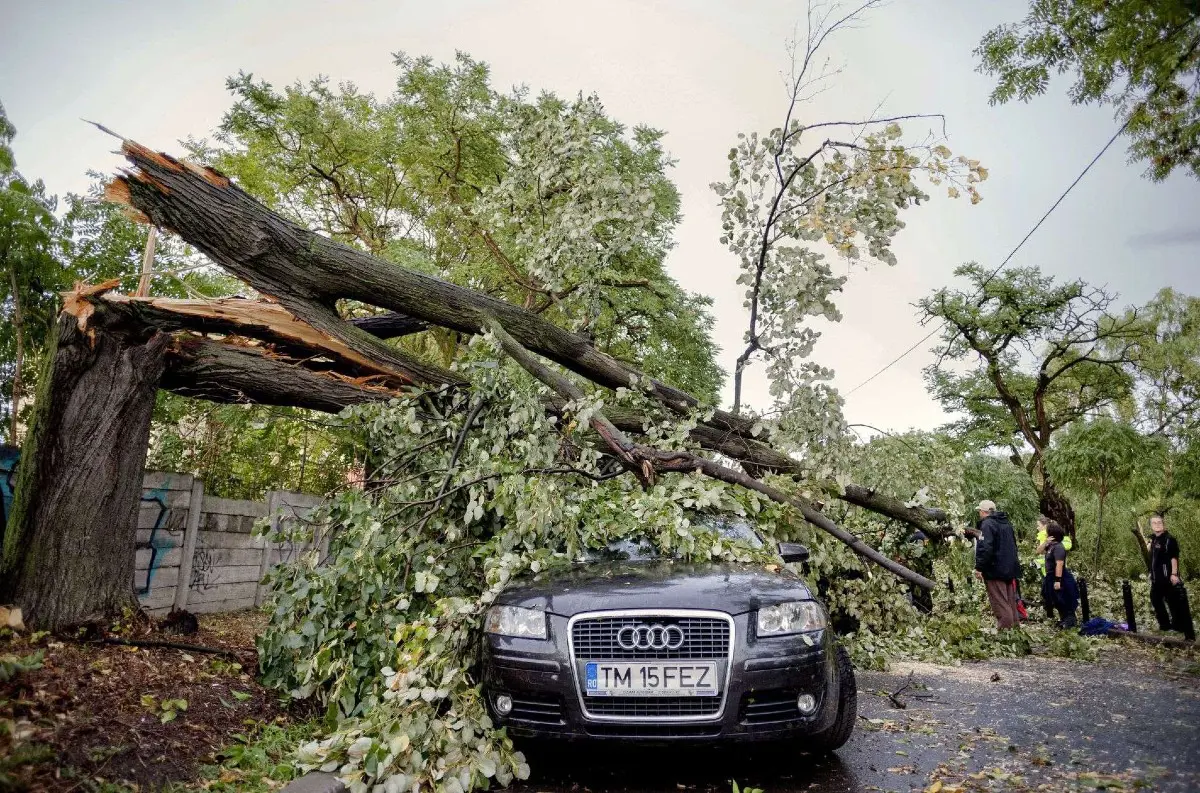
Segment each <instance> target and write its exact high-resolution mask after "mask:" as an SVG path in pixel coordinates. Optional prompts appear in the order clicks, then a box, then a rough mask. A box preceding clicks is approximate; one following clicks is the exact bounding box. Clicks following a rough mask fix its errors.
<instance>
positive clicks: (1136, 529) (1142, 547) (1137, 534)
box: [1129, 520, 1150, 573]
mask: <svg viewBox="0 0 1200 793" xmlns="http://www.w3.org/2000/svg"><path fill="white" fill-rule="evenodd" d="M1129 531H1130V533H1131V534H1133V539H1134V540H1135V541H1136V542H1137V547H1138V551H1140V552H1141V554H1142V561H1143V562H1145V563H1146V572H1147V573H1149V572H1150V545H1149V544H1148V543H1147V542H1146V535H1144V534H1142V526H1141V524H1140V523H1138V522H1137V521H1136V520H1134V522H1133V525H1132V526H1130V527H1129Z"/></svg>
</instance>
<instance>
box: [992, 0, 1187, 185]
mask: <svg viewBox="0 0 1200 793" xmlns="http://www.w3.org/2000/svg"><path fill="white" fill-rule="evenodd" d="M975 54H976V55H977V56H978V57H979V61H980V63H979V71H981V72H983V73H985V74H989V75H991V76H993V77H995V78H996V80H997V82H996V87H995V88H994V89H993V90H992V95H991V101H992V103H993V104H997V103H999V104H1003V103H1005V102H1008V101H1010V100H1011V99H1014V98H1015V99H1020V100H1022V101H1029V100H1030V99H1032V98H1033V97H1035V96H1038V95H1040V94H1043V93H1045V92H1046V89H1047V88H1048V87H1049V85H1050V81H1051V78H1052V77H1054V76H1055V75H1060V74H1064V73H1066V72H1071V73H1072V74H1073V75H1074V78H1075V82H1074V83H1073V84H1072V85H1071V88H1070V92H1069V93H1070V97H1071V101H1073V102H1075V103H1076V104H1104V105H1113V106H1114V107H1115V108H1116V112H1117V117H1118V119H1119V120H1120V121H1121V123H1122V128H1123V130H1124V131H1125V133H1126V134H1127V135H1128V136H1129V137H1130V138H1131V140H1132V142H1131V144H1130V148H1129V153H1130V157H1131V159H1133V160H1139V161H1143V162H1145V163H1146V165H1147V169H1146V170H1147V173H1148V174H1149V175H1150V177H1151V178H1153V179H1155V180H1161V179H1165V178H1167V176H1169V175H1170V174H1171V173H1172V172H1173V171H1174V170H1175V169H1176V168H1182V169H1183V170H1184V171H1185V172H1186V171H1190V172H1191V174H1192V175H1193V176H1195V177H1198V178H1200V2H1196V0H1032V2H1031V3H1030V6H1029V14H1028V15H1027V16H1026V17H1025V18H1024V19H1023V20H1021V21H1020V22H1014V23H1009V24H1005V25H1000V26H999V27H997V28H995V29H994V30H991V31H989V32H988V34H987V35H986V36H984V38H983V41H982V42H981V43H980V45H979V47H978V48H977V49H976V50H975Z"/></svg>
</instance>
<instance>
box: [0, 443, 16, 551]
mask: <svg viewBox="0 0 1200 793" xmlns="http://www.w3.org/2000/svg"><path fill="white" fill-rule="evenodd" d="M20 456H21V450H20V449H18V448H17V447H15V446H4V445H0V537H3V536H4V529H5V528H6V527H7V526H8V516H9V515H10V514H12V502H13V484H14V482H15V481H16V478H17V460H18V459H19V458H20Z"/></svg>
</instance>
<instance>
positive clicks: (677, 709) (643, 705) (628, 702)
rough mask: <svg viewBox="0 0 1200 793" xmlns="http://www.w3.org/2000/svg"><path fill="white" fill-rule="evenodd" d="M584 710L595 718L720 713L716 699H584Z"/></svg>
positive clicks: (719, 702) (709, 714) (719, 705)
mask: <svg viewBox="0 0 1200 793" xmlns="http://www.w3.org/2000/svg"><path fill="white" fill-rule="evenodd" d="M587 709H588V712H589V713H592V714H594V715H597V716H627V717H629V718H657V717H662V716H666V717H671V716H676V717H677V716H713V715H716V714H717V713H719V712H720V711H721V698H720V697H588V703H587Z"/></svg>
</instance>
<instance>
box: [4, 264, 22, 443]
mask: <svg viewBox="0 0 1200 793" xmlns="http://www.w3.org/2000/svg"><path fill="white" fill-rule="evenodd" d="M8 277H9V280H10V282H11V284H12V299H13V330H14V331H15V335H16V339H15V341H16V343H17V357H16V365H15V366H14V367H13V381H12V416H11V417H10V418H11V422H12V423H11V426H10V428H9V432H8V443H9V445H10V446H19V445H20V443H21V442H20V439H19V438H17V427H18V425H19V422H18V420H17V410H18V409H19V408H20V406H21V374H22V369H23V368H24V366H25V322H24V317H22V315H21V293H20V285H19V284H18V283H17V269H16V265H14V264H10V265H9V268H8Z"/></svg>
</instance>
